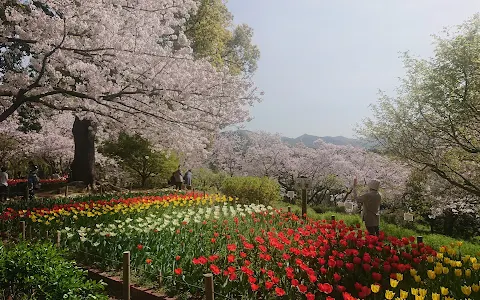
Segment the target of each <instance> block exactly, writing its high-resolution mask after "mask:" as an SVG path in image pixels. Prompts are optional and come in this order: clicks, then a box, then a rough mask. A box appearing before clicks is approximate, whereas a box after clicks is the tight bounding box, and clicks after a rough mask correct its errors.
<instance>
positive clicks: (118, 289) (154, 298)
mask: <svg viewBox="0 0 480 300" xmlns="http://www.w3.org/2000/svg"><path fill="white" fill-rule="evenodd" d="M79 267H80V268H82V269H83V270H86V271H88V278H90V279H92V280H96V281H98V280H102V281H103V282H105V283H106V284H107V286H106V290H107V293H108V295H109V296H114V297H117V298H120V299H122V297H123V294H122V292H123V280H122V279H121V278H120V277H118V276H109V275H107V274H106V273H105V272H103V271H101V270H97V269H94V268H89V267H85V266H79ZM130 293H131V299H133V300H135V299H138V300H176V298H172V297H168V296H166V295H163V294H160V293H156V292H153V291H151V289H147V288H142V287H138V286H135V285H131V286H130Z"/></svg>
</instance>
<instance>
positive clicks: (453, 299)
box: [443, 297, 455, 300]
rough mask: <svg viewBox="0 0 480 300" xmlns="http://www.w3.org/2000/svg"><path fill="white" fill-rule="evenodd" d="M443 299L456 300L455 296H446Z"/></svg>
mask: <svg viewBox="0 0 480 300" xmlns="http://www.w3.org/2000/svg"><path fill="white" fill-rule="evenodd" d="M443 299H445V300H455V298H453V297H445V298H443Z"/></svg>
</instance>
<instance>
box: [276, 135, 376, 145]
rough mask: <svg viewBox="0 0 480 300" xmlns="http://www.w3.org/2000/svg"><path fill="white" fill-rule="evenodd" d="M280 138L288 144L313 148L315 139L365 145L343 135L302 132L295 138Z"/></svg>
mask: <svg viewBox="0 0 480 300" xmlns="http://www.w3.org/2000/svg"><path fill="white" fill-rule="evenodd" d="M282 140H283V141H284V142H286V143H288V144H290V145H295V144H298V143H303V144H304V145H305V146H307V147H310V148H313V147H314V145H313V143H314V142H315V141H317V140H323V141H324V142H325V143H328V144H334V145H339V146H346V145H351V146H354V147H366V145H365V144H364V143H363V142H362V141H361V140H358V139H352V138H347V137H344V136H315V135H309V134H304V135H301V136H299V137H297V138H288V137H283V138H282Z"/></svg>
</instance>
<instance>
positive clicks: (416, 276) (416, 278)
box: [413, 275, 422, 283]
mask: <svg viewBox="0 0 480 300" xmlns="http://www.w3.org/2000/svg"><path fill="white" fill-rule="evenodd" d="M413 279H414V280H415V282H416V283H419V282H420V281H422V278H421V277H420V276H419V275H415V277H413Z"/></svg>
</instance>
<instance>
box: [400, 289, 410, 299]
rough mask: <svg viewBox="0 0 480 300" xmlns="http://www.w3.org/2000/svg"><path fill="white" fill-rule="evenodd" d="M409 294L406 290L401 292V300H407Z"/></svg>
mask: <svg viewBox="0 0 480 300" xmlns="http://www.w3.org/2000/svg"><path fill="white" fill-rule="evenodd" d="M407 297H408V292H407V291H404V290H400V299H407Z"/></svg>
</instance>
